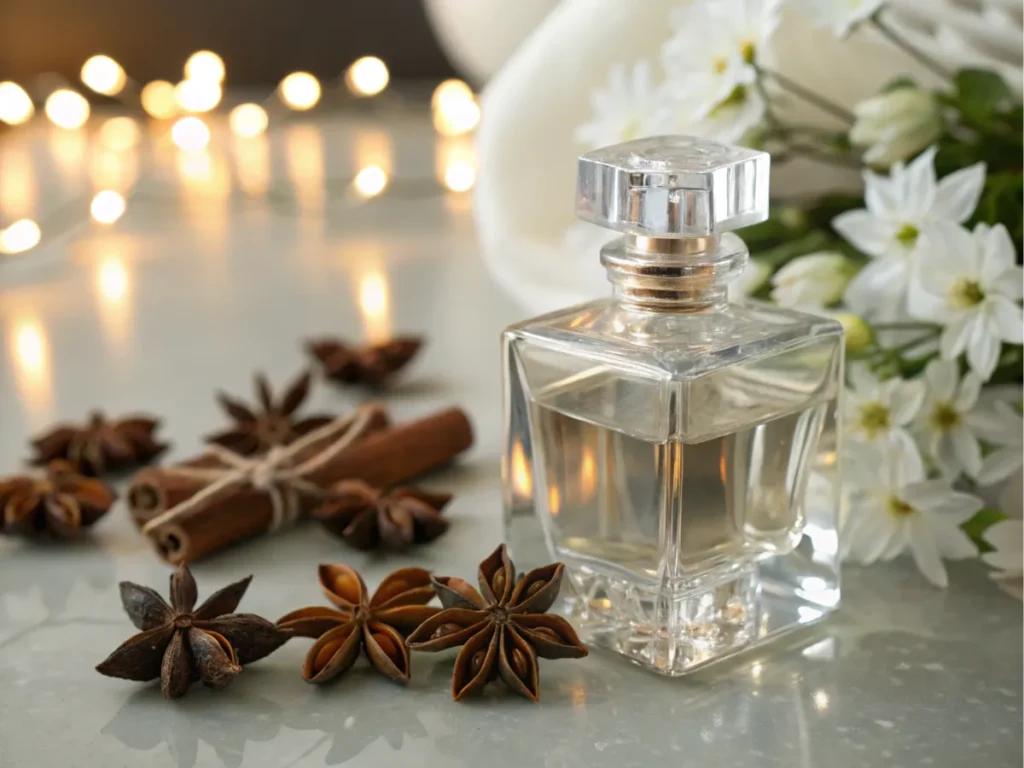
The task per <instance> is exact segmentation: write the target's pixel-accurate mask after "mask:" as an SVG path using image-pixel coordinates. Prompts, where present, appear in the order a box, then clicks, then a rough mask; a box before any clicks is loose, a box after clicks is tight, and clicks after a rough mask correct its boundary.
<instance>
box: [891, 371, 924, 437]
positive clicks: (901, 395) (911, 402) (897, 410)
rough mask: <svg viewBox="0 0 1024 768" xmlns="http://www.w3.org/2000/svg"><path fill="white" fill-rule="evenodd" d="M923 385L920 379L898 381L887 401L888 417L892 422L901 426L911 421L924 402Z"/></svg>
mask: <svg viewBox="0 0 1024 768" xmlns="http://www.w3.org/2000/svg"><path fill="white" fill-rule="evenodd" d="M924 397H925V387H924V382H923V381H921V380H920V379H915V380H914V381H900V382H898V385H897V386H895V387H893V389H892V397H891V399H890V401H889V411H890V418H891V419H892V423H893V424H897V425H899V426H903V425H905V424H909V423H910V422H911V421H913V419H914V417H915V416H917V414H918V413H919V412H920V410H921V405H922V404H923V403H924Z"/></svg>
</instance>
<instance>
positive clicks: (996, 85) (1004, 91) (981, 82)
mask: <svg viewBox="0 0 1024 768" xmlns="http://www.w3.org/2000/svg"><path fill="white" fill-rule="evenodd" d="M954 84H955V86H956V103H957V105H958V106H959V107H960V109H961V110H962V111H963V113H964V114H965V116H969V117H970V118H972V119H974V120H984V119H986V118H989V117H991V116H992V115H994V114H995V113H997V112H998V111H1000V109H1002V108H1004V107H1007V106H1009V105H1010V104H1011V103H1012V101H1013V92H1012V91H1011V90H1010V87H1009V86H1008V85H1007V84H1006V81H1004V80H1003V78H1001V77H1000V76H999V75H998V74H996V73H995V72H993V71H991V70H988V69H962V70H960V71H959V72H957V73H956V76H955V77H954Z"/></svg>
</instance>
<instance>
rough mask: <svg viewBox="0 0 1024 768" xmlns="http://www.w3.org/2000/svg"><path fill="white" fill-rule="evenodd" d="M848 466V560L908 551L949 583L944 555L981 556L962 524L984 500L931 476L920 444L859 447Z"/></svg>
mask: <svg viewBox="0 0 1024 768" xmlns="http://www.w3.org/2000/svg"><path fill="white" fill-rule="evenodd" d="M846 470H847V478H848V483H849V485H850V486H851V494H850V501H849V508H848V510H847V512H846V514H845V515H844V521H843V522H844V526H843V531H842V554H843V558H844V559H852V560H856V561H858V562H860V563H863V564H865V565H869V564H871V563H873V562H875V561H877V560H892V559H893V558H894V557H896V556H897V555H899V554H901V553H902V552H904V551H906V550H907V549H909V550H910V552H911V554H912V555H913V556H914V562H915V563H917V567H918V569H919V570H920V571H921V573H923V574H924V576H925V577H926V578H927V579H928V580H929V581H930V582H932V583H933V584H935V585H936V586H939V587H945V586H946V584H947V583H948V579H947V578H946V569H945V567H944V566H943V564H942V559H943V558H946V559H960V558H965V557H973V556H974V555H976V554H977V549H976V548H975V546H974V544H972V543H971V540H970V539H969V538H968V537H967V535H966V534H965V533H964V532H963V531H962V530H961V529H960V525H961V524H962V523H964V522H966V521H967V520H969V519H970V518H971V516H972V515H974V513H975V512H977V511H978V510H979V509H981V507H982V501H981V499H979V498H978V497H976V496H972V495H971V494H967V493H960V492H958V491H954V490H953V488H952V487H951V486H950V485H949V483H948V482H946V481H944V480H927V479H926V478H925V472H924V466H923V464H922V462H921V456H920V454H919V453H918V452H917V449H916V448H913V447H908V446H902V449H900V450H887V451H878V450H872V449H870V448H868V447H867V446H864V445H861V446H856V448H855V449H854V450H851V455H850V461H848V462H847V463H846Z"/></svg>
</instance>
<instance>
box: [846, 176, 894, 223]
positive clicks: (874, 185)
mask: <svg viewBox="0 0 1024 768" xmlns="http://www.w3.org/2000/svg"><path fill="white" fill-rule="evenodd" d="M863 177H864V204H865V205H866V206H867V208H868V210H869V211H870V212H871V214H872V216H874V217H876V218H878V219H879V220H885V219H894V218H895V216H896V215H897V214H898V212H899V211H900V210H901V208H902V206H903V198H902V196H901V194H900V182H899V175H898V172H897V170H896V169H895V168H894V169H893V173H892V176H889V177H886V176H880V175H879V174H877V173H875V172H874V171H864V173H863ZM832 225H833V226H835V222H834V221H833V222H832Z"/></svg>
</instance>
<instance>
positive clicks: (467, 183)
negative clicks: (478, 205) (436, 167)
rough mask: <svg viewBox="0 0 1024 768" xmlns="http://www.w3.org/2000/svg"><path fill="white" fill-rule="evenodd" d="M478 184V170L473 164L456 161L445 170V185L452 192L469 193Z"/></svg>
mask: <svg viewBox="0 0 1024 768" xmlns="http://www.w3.org/2000/svg"><path fill="white" fill-rule="evenodd" d="M474 184H476V169H475V168H474V167H473V164H472V163H469V162H466V161H462V160H459V161H456V162H453V163H451V164H450V165H448V166H447V167H446V168H445V169H444V185H445V186H446V187H447V188H448V189H450V190H451V191H452V192H468V191H469V190H471V189H472V188H473V185H474Z"/></svg>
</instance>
